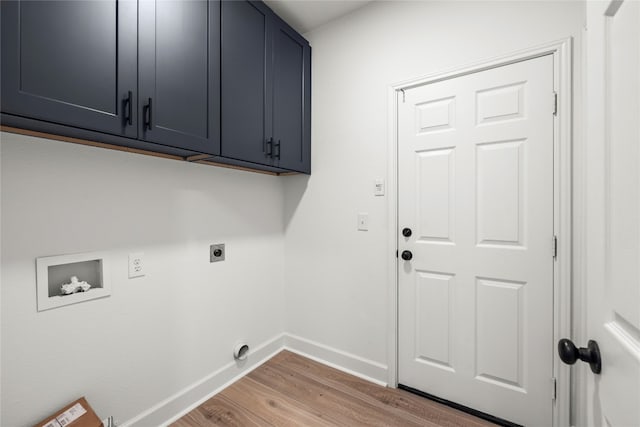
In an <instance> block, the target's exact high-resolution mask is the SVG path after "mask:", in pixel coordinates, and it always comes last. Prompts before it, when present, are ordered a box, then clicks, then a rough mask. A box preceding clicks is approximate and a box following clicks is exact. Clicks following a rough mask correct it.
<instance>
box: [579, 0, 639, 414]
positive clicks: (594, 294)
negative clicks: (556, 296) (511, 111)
mask: <svg viewBox="0 0 640 427" xmlns="http://www.w3.org/2000/svg"><path fill="white" fill-rule="evenodd" d="M586 7H587V58H588V59H587V60H588V64H587V65H588V66H587V132H586V135H587V163H586V165H587V168H586V171H587V186H586V191H585V194H586V200H587V204H586V207H587V209H586V233H585V236H586V237H585V240H586V244H587V246H586V248H587V251H586V281H587V283H586V292H587V301H588V304H587V311H586V313H585V316H584V317H585V319H586V321H587V331H586V332H587V333H586V336H584V337H582V338H583V339H584V341H586V340H587V339H593V340H596V341H597V342H598V344H599V346H600V351H601V355H602V373H601V374H600V375H594V374H593V373H591V372H590V370H589V369H588V368H587V367H586V365H582V364H581V365H582V366H581V367H580V368H579V369H580V371H579V372H580V373H581V377H582V378H583V379H585V377H586V384H587V395H586V408H587V410H586V420H578V422H579V423H581V424H584V425H597V426H640V2H638V1H630V0H625V1H612V2H602V1H591V2H587V6H586ZM575 344H576V345H582V346H584V345H585V344H586V342H580V343H575ZM574 369H576V368H574Z"/></svg>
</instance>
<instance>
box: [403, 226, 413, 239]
mask: <svg viewBox="0 0 640 427" xmlns="http://www.w3.org/2000/svg"><path fill="white" fill-rule="evenodd" d="M402 235H403V236H404V237H410V236H411V229H410V228H407V227H405V228H403V229H402Z"/></svg>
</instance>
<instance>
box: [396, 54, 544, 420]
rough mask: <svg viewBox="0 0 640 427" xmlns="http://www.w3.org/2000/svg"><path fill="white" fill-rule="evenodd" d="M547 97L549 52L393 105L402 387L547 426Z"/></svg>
mask: <svg viewBox="0 0 640 427" xmlns="http://www.w3.org/2000/svg"><path fill="white" fill-rule="evenodd" d="M552 97H553V58H552V57H551V56H544V57H540V58H536V59H532V60H528V61H523V62H519V63H515V64H511V65H507V66H502V67H498V68H493V69H490V70H487V71H482V72H477V73H473V74H469V75H464V76H461V77H457V78H453V79H449V80H445V81H441V82H437V83H433V84H428V85H424V86H420V87H416V88H412V89H409V90H406V100H405V102H402V101H400V102H399V119H398V131H399V153H398V159H399V177H398V179H399V181H398V182H399V225H400V229H402V228H403V227H409V228H412V229H414V230H416V233H414V235H413V236H411V237H409V238H404V237H401V238H400V239H401V241H400V242H399V246H398V247H399V249H400V251H403V250H411V251H412V252H413V255H414V257H413V259H412V260H411V261H403V264H402V265H401V266H400V271H399V276H400V277H399V305H400V310H399V313H400V314H399V327H400V333H399V382H400V383H401V384H403V385H407V386H410V387H412V388H416V389H419V390H422V391H424V392H426V393H429V394H432V395H435V396H438V397H441V398H444V399H447V400H451V401H453V402H456V403H459V404H462V405H464V406H468V407H471V408H474V409H476V410H479V411H482V412H486V413H489V414H491V415H494V416H497V417H499V418H503V419H506V420H509V421H512V422H516V423H521V424H526V425H551V424H552V409H553V406H552V399H551V393H550V384H551V377H552V376H553V371H552V368H553V352H554V343H553V253H552V250H551V248H552V240H553V234H554V230H553V213H554V210H553V120H554V118H553V109H552V102H551V101H552V99H553V98H552ZM532 354H536V355H539V357H538V356H536V357H532V356H531V355H532ZM545 355H546V356H545Z"/></svg>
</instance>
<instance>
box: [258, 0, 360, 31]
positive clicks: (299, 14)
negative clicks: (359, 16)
mask: <svg viewBox="0 0 640 427" xmlns="http://www.w3.org/2000/svg"><path fill="white" fill-rule="evenodd" d="M370 1H371V0H265V3H266V4H267V5H268V6H269V7H270V8H271V9H273V11H274V12H275V13H277V14H278V15H279V16H280V17H281V18H282V19H284V20H285V21H287V23H288V24H289V25H291V26H292V27H293V28H294V29H296V30H297V31H298V32H300V33H302V34H304V33H306V32H309V31H311V30H313V29H315V28H318V27H319V26H321V25H323V24H326V23H327V22H329V21H332V20H334V19H336V18H338V17H340V16H342V15H346V14H347V13H350V12H353V11H354V10H356V9H358V8H361V7H362V6H364V5H365V4H367V3H369V2H370Z"/></svg>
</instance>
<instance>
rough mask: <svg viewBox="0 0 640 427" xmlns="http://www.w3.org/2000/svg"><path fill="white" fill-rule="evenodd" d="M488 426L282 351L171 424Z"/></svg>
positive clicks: (178, 426) (193, 426)
mask: <svg viewBox="0 0 640 427" xmlns="http://www.w3.org/2000/svg"><path fill="white" fill-rule="evenodd" d="M492 425H494V424H491V423H489V422H487V421H484V420H481V419H478V418H475V417H473V416H471V415H468V414H465V413H464V412H460V411H457V410H455V409H452V408H449V407H447V406H443V405H441V404H439V403H436V402H432V401H431V400H428V399H424V398H422V397H419V396H416V395H413V394H411V393H408V392H406V391H403V390H397V389H391V388H385V387H381V386H378V385H376V384H372V383H370V382H368V381H364V380H362V379H360V378H358V377H354V376H353V375H349V374H346V373H344V372H342V371H339V370H336V369H333V368H330V367H327V366H325V365H322V364H320V363H317V362H314V361H313V360H310V359H307V358H305V357H302V356H299V355H297V354H294V353H291V352H289V351H283V352H281V353H279V354H277V355H276V356H275V357H273V358H272V359H271V360H269V361H268V362H266V363H265V364H264V365H262V366H260V367H259V368H257V369H255V370H254V371H253V372H251V373H250V374H249V375H247V376H246V377H244V378H242V379H241V380H239V381H237V382H236V383H234V384H232V385H231V386H229V387H227V388H226V389H224V390H223V391H222V392H220V393H218V394H217V395H215V396H214V397H212V398H211V399H209V400H208V401H206V402H205V403H203V404H202V405H200V406H199V407H197V408H196V409H194V410H193V411H191V412H190V413H188V414H187V415H185V416H184V417H182V418H180V419H179V420H178V421H177V422H175V423H174V424H173V425H172V426H173V427H196V426H242V427H245V426H349V427H351V426H403V427H404V426H407V427H411V426H422V427H428V426H446V427H454V426H456V427H462V426H465V427H467V426H469V427H480V426H492Z"/></svg>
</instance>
